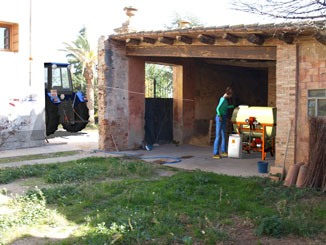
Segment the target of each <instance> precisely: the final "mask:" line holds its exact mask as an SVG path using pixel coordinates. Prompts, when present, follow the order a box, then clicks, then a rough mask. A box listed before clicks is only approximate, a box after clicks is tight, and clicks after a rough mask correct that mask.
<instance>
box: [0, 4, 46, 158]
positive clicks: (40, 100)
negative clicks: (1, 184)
mask: <svg viewBox="0 0 326 245" xmlns="http://www.w3.org/2000/svg"><path fill="white" fill-rule="evenodd" d="M34 2H37V1H34ZM32 16H33V15H32ZM29 18H30V1H28V0H24V1H22V0H10V1H2V2H1V8H0V21H6V22H12V23H18V24H19V51H18V52H17V53H13V52H5V51H0V85H1V89H0V105H1V106H0V122H1V124H0V127H1V125H2V129H1V128H0V151H1V150H4V149H15V148H25V147H33V146H40V145H43V144H45V140H44V139H45V122H44V110H45V108H44V104H45V102H44V71H43V70H44V69H43V63H44V61H43V60H42V59H43V57H42V55H41V54H40V53H41V52H40V50H41V49H40V47H43V45H44V43H42V38H35V37H40V36H41V35H40V34H41V33H42V29H41V28H39V27H36V26H40V25H36V22H37V21H42V20H37V19H33V18H32V28H31V29H32V32H31V33H32V42H31V50H32V55H31V57H32V58H33V60H32V61H31V62H30V61H29V56H30V53H29V52H30V36H29V35H30V25H29ZM45 22H46V21H45ZM43 26H44V28H46V24H44V25H43ZM30 63H31V69H30ZM30 74H31V79H30V78H29V77H30ZM4 128H5V129H4ZM12 129H17V130H15V131H12ZM9 133H11V134H10V135H9ZM8 136H9V138H8V140H6V143H5V144H3V145H2V146H1V143H3V142H4V139H5V138H7V137H8ZM0 157H1V152H0Z"/></svg>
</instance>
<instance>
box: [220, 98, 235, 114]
mask: <svg viewBox="0 0 326 245" xmlns="http://www.w3.org/2000/svg"><path fill="white" fill-rule="evenodd" d="M232 108H234V105H229V104H228V101H227V99H226V98H224V97H221V99H220V102H219V103H218V106H217V107H216V112H217V115H218V116H224V115H226V114H227V112H228V109H232Z"/></svg>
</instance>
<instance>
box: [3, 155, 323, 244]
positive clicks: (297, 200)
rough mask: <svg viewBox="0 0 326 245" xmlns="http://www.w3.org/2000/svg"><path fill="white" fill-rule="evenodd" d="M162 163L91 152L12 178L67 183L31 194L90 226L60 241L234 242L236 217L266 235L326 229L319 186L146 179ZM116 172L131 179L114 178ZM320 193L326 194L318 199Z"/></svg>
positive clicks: (204, 176) (193, 177)
mask: <svg viewBox="0 0 326 245" xmlns="http://www.w3.org/2000/svg"><path fill="white" fill-rule="evenodd" d="M37 167H40V166H37ZM156 168H161V166H157V165H152V164H150V163H146V162H141V161H133V160H132V159H124V158H87V159H83V160H79V161H75V162H68V163H62V164H61V163H60V164H56V165H41V168H40V170H37V169H36V166H35V167H34V168H28V169H25V170H23V168H22V169H20V170H18V169H17V170H12V171H13V172H12V176H14V177H12V178H11V179H13V178H19V177H21V176H27V175H37V176H40V177H43V178H44V179H46V181H47V182H50V183H64V184H63V185H56V186H55V187H54V188H51V189H42V192H41V193H42V195H43V197H42V196H41V194H40V193H39V192H38V191H30V192H29V193H28V195H27V197H28V198H35V197H37V198H39V199H40V200H46V202H47V204H50V205H55V207H57V210H58V211H60V212H61V213H62V214H64V215H65V216H66V217H67V218H68V219H69V220H71V221H74V222H75V223H77V224H79V225H84V226H85V227H86V228H85V229H84V230H82V229H81V230H80V231H79V233H78V236H77V235H76V236H75V237H71V238H69V239H66V240H64V241H60V242H59V243H60V244H105V243H107V244H109V243H120V244H134V243H138V244H215V243H218V242H224V241H230V240H232V237H233V236H232V234H231V233H230V232H232V231H234V230H235V229H238V227H237V223H238V222H234V217H236V218H237V219H238V220H240V221H241V220H250V221H251V223H252V224H253V225H255V226H256V229H255V231H256V234H258V235H260V236H261V235H267V236H273V237H283V236H286V235H288V234H293V235H296V236H304V237H313V236H318V234H320V233H322V234H324V230H325V228H326V221H325V218H324V217H326V204H325V201H324V200H325V195H323V194H320V193H317V192H316V191H314V190H309V189H307V190H299V189H296V188H285V187H283V186H282V184H281V183H274V182H271V181H269V180H268V179H264V178H257V177H255V178H241V177H230V176H225V175H217V174H214V173H205V172H201V171H193V172H183V171H179V172H177V173H176V174H175V175H174V176H172V177H168V178H160V179H151V178H148V179H141V178H139V176H151V175H153V173H154V171H155V169H156ZM6 171H8V172H6V173H8V174H10V173H11V172H10V171H9V170H6ZM0 174H1V172H0ZM0 176H1V175H0ZM2 176H3V175H2ZM109 177H125V178H123V179H122V178H119V179H118V180H117V181H107V178H109ZM134 177H136V178H134ZM99 180H101V181H99ZM0 181H1V178H0ZM35 195H36V196H35ZM316 198H319V199H320V200H319V201H318V202H317V200H316V201H314V202H313V201H311V200H315V199H316ZM307 200H309V202H308V201H307ZM44 205H45V204H44Z"/></svg>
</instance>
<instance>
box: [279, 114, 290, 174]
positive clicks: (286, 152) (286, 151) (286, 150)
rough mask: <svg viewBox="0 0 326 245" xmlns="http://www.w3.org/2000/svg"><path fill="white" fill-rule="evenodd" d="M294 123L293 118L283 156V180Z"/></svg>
mask: <svg viewBox="0 0 326 245" xmlns="http://www.w3.org/2000/svg"><path fill="white" fill-rule="evenodd" d="M292 124H293V120H291V125H290V129H289V134H288V138H287V141H286V148H285V153H284V158H283V168H282V174H281V180H283V177H284V172H285V160H286V155H287V154H288V148H289V141H290V136H291V130H292Z"/></svg>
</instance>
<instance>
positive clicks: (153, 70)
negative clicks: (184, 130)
mask: <svg viewBox="0 0 326 245" xmlns="http://www.w3.org/2000/svg"><path fill="white" fill-rule="evenodd" d="M145 141H146V144H150V145H153V144H155V143H157V144H165V143H171V142H172V141H173V67H172V66H168V65H161V64H153V63H146V64H145Z"/></svg>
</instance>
